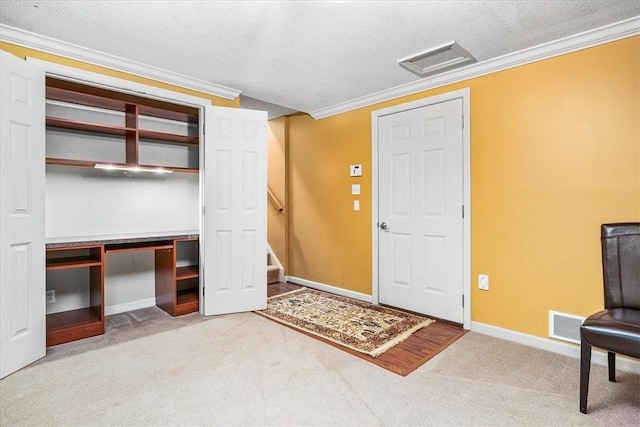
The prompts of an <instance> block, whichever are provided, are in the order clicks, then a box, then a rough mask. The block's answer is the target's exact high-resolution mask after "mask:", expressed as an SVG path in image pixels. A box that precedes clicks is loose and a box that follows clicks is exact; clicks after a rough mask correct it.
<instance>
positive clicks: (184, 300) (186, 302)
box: [175, 288, 200, 316]
mask: <svg viewBox="0 0 640 427" xmlns="http://www.w3.org/2000/svg"><path fill="white" fill-rule="evenodd" d="M198 292H199V291H198V289H197V288H195V289H184V290H181V291H178V292H177V295H176V296H177V301H176V309H175V311H176V316H181V315H183V314H187V313H193V312H196V311H198V310H199V309H200V299H199V295H198Z"/></svg>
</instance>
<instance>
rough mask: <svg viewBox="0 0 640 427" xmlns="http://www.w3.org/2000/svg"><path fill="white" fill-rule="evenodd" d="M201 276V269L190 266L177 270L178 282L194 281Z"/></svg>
mask: <svg viewBox="0 0 640 427" xmlns="http://www.w3.org/2000/svg"><path fill="white" fill-rule="evenodd" d="M199 275H200V267H198V266H197V265H189V266H185V267H177V268H176V280H186V279H194V278H197V277H198V276H199Z"/></svg>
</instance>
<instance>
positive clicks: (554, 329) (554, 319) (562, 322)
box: [549, 311, 585, 344]
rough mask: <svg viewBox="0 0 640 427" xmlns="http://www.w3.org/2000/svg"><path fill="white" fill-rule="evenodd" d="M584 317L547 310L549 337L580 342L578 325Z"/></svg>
mask: <svg viewBox="0 0 640 427" xmlns="http://www.w3.org/2000/svg"><path fill="white" fill-rule="evenodd" d="M584 319H585V318H584V317H581V316H576V315H574V314H566V313H560V312H557V311H549V337H551V338H556V339H559V340H563V341H569V342H572V343H575V344H580V325H582V322H584Z"/></svg>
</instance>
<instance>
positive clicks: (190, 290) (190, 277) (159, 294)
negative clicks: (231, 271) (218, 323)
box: [156, 238, 200, 316]
mask: <svg viewBox="0 0 640 427" xmlns="http://www.w3.org/2000/svg"><path fill="white" fill-rule="evenodd" d="M198 254H199V242H198V239H197V238H185V239H175V240H174V241H173V250H171V251H162V250H156V305H157V306H158V307H160V308H161V309H163V310H164V311H166V312H167V313H169V314H170V315H172V316H181V315H183V314H187V313H193V312H196V311H198V310H199V309H200V266H199V264H198ZM178 264H187V265H181V266H178Z"/></svg>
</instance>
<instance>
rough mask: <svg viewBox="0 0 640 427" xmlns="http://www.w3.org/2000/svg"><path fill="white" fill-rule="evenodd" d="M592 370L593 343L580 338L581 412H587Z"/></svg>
mask: <svg viewBox="0 0 640 427" xmlns="http://www.w3.org/2000/svg"><path fill="white" fill-rule="evenodd" d="M590 370H591V344H589V343H588V342H587V341H586V340H585V339H584V338H582V339H581V340H580V412H582V413H583V414H586V413H587V395H588V394H589V371H590Z"/></svg>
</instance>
